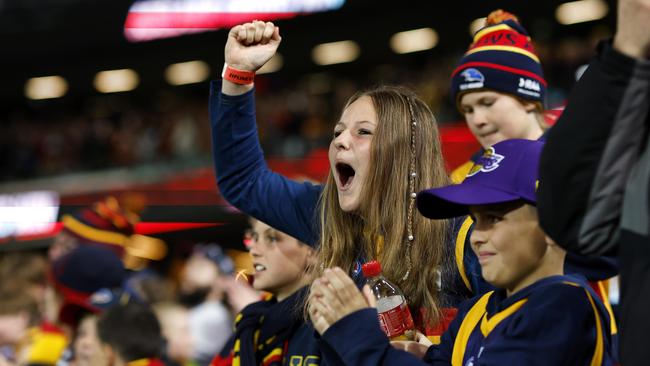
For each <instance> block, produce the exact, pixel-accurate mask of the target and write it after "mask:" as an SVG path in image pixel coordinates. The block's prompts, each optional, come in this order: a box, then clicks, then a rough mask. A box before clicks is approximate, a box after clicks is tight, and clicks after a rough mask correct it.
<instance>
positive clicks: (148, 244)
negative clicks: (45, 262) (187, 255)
mask: <svg viewBox="0 0 650 366" xmlns="http://www.w3.org/2000/svg"><path fill="white" fill-rule="evenodd" d="M127 198H130V200H126V203H127V204H120V202H118V200H117V199H116V198H115V197H112V196H109V197H106V198H105V199H103V200H101V201H99V202H95V203H94V204H92V205H91V206H90V207H87V208H83V209H81V210H80V211H79V212H77V213H75V214H74V215H64V216H63V217H62V218H61V221H62V222H63V230H61V232H59V233H58V234H57V235H56V237H55V239H54V243H53V244H52V245H51V246H50V249H49V253H48V254H49V257H50V260H56V259H57V258H59V257H61V256H62V255H64V254H66V253H67V252H69V251H70V250H71V249H73V248H76V247H78V246H80V245H93V246H99V247H104V248H107V249H110V250H112V251H113V252H115V253H116V254H117V255H118V256H120V257H121V258H122V260H123V261H124V265H125V266H126V267H127V268H129V269H133V270H140V269H142V268H144V267H145V266H146V265H147V262H148V261H149V260H159V259H162V258H163V257H164V256H165V255H166V254H167V247H166V245H165V243H164V242H162V241H161V240H159V239H156V238H152V237H147V236H144V235H138V234H134V233H135V225H136V224H137V223H138V221H139V220H140V217H139V215H138V212H139V211H141V210H142V208H143V206H144V203H143V202H140V201H139V200H138V199H136V198H133V196H130V197H127ZM129 203H130V204H129Z"/></svg>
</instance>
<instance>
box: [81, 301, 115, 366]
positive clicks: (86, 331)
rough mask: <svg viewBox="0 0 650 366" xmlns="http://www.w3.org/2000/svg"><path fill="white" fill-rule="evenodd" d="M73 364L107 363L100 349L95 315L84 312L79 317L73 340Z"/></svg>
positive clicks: (89, 365) (98, 365) (86, 365)
mask: <svg viewBox="0 0 650 366" xmlns="http://www.w3.org/2000/svg"><path fill="white" fill-rule="evenodd" d="M73 347H74V348H73V350H74V355H75V359H74V366H100V365H107V364H108V359H107V358H106V355H105V354H104V352H103V351H102V349H101V341H100V340H99V336H98V335H97V315H96V314H90V313H89V314H86V315H84V316H83V317H82V318H81V322H80V323H79V327H78V328H77V334H76V336H75V340H74V346H73Z"/></svg>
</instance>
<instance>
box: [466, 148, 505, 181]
mask: <svg viewBox="0 0 650 366" xmlns="http://www.w3.org/2000/svg"><path fill="white" fill-rule="evenodd" d="M504 158H505V156H503V155H499V154H497V153H496V152H495V151H494V148H493V147H490V148H488V149H486V150H485V152H484V153H483V156H481V157H480V158H478V160H477V161H476V163H475V164H474V166H473V167H472V169H470V171H469V173H467V176H468V177H471V176H472V175H474V174H476V173H478V172H483V173H489V172H491V171H493V170H495V169H496V168H498V167H499V163H500V162H501V160H503V159H504Z"/></svg>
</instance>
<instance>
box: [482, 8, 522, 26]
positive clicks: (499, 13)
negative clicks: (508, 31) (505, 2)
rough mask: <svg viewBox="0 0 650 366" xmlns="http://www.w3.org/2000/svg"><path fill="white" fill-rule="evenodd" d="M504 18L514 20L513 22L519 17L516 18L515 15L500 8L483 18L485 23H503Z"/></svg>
mask: <svg viewBox="0 0 650 366" xmlns="http://www.w3.org/2000/svg"><path fill="white" fill-rule="evenodd" d="M506 20H514V21H515V22H517V23H519V18H517V16H516V15H514V14H512V13H508V12H507V11H503V10H502V9H499V10H495V11H493V12H491V13H490V15H488V16H487V19H486V20H485V25H486V26H487V25H495V24H499V23H503V22H504V21H506Z"/></svg>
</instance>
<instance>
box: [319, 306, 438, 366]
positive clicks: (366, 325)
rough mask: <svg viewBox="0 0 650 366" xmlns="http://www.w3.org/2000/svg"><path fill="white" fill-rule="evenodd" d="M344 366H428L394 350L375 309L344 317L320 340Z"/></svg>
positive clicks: (419, 360)
mask: <svg viewBox="0 0 650 366" xmlns="http://www.w3.org/2000/svg"><path fill="white" fill-rule="evenodd" d="M322 340H323V341H324V342H325V343H327V344H328V346H329V348H330V349H332V350H335V351H336V353H337V354H338V356H339V358H340V359H341V360H342V361H343V362H344V364H345V365H346V366H374V365H413V366H418V365H430V364H429V363H426V362H424V361H422V360H421V359H419V358H417V357H415V356H414V355H412V354H410V353H408V352H406V351H402V350H398V349H395V348H394V347H392V346H391V345H390V342H389V341H388V338H387V337H386V335H385V334H384V332H383V331H382V330H381V328H380V327H379V321H378V316H377V310H376V309H370V308H368V309H363V310H359V311H356V312H354V313H352V314H349V315H347V316H346V317H344V318H342V319H341V320H339V321H337V322H336V323H334V325H332V326H331V327H330V328H329V329H328V330H327V331H326V332H325V333H324V334H323V336H322Z"/></svg>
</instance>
